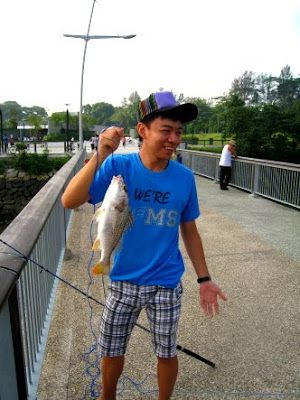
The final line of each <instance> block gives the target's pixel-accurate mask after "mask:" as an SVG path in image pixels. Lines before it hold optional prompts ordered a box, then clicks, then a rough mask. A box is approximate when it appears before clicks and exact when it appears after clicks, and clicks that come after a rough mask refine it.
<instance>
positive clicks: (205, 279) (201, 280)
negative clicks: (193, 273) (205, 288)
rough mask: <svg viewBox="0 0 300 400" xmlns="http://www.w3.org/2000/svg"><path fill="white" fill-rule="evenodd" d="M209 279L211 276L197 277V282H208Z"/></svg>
mask: <svg viewBox="0 0 300 400" xmlns="http://www.w3.org/2000/svg"><path fill="white" fill-rule="evenodd" d="M207 281H211V277H210V276H203V277H202V278H198V279H197V283H202V282H207Z"/></svg>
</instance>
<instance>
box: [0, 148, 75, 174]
mask: <svg viewBox="0 0 300 400" xmlns="http://www.w3.org/2000/svg"><path fill="white" fill-rule="evenodd" d="M69 159H70V156H64V157H54V158H51V157H49V156H48V154H47V152H45V153H44V154H36V153H33V154H28V153H26V152H20V153H19V154H14V155H12V156H11V157H10V162H9V164H8V163H7V162H6V163H5V169H8V168H14V169H16V170H18V171H24V172H28V173H29V174H30V175H41V174H44V173H49V172H51V171H53V170H59V169H60V168H61V167H62V166H63V165H64V164H65V163H66V162H68V161H69ZM8 165H9V166H8ZM0 168H1V165H0Z"/></svg>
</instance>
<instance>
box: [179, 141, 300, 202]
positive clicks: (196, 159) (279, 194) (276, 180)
mask: <svg viewBox="0 0 300 400" xmlns="http://www.w3.org/2000/svg"><path fill="white" fill-rule="evenodd" d="M180 153H181V155H182V162H183V164H185V165H186V166H188V167H189V168H190V169H191V170H192V171H193V172H194V173H195V174H198V175H201V176H205V177H207V178H211V179H214V180H216V181H218V180H219V160H220V154H216V153H208V152H199V151H192V150H184V149H180ZM230 184H231V185H232V186H235V187H238V188H239V189H243V190H245V191H247V192H250V193H252V194H253V195H259V196H263V197H266V198H268V199H270V200H274V201H277V202H279V203H281V204H285V205H289V206H292V207H294V208H298V209H300V164H290V163H283V162H276V161H268V160H260V159H254V158H246V157H238V158H237V159H235V160H233V162H232V178H231V182H230Z"/></svg>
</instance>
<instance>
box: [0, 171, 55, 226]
mask: <svg viewBox="0 0 300 400" xmlns="http://www.w3.org/2000/svg"><path fill="white" fill-rule="evenodd" d="M55 173H56V171H52V172H50V173H48V174H43V175H29V174H28V173H26V172H22V171H17V170H14V169H8V170H7V171H6V172H5V173H4V174H3V175H0V225H1V226H2V228H3V227H5V226H7V225H9V224H10V223H11V221H12V220H13V219H14V218H15V217H16V216H17V215H18V214H19V213H20V211H21V210H22V209H23V208H24V207H25V206H26V204H27V203H29V201H30V200H31V199H32V198H33V197H34V196H35V195H36V194H37V192H38V191H39V190H40V189H41V188H42V187H43V186H44V185H45V184H46V183H47V182H48V180H49V179H50V178H51V177H52V176H53V175H54V174H55Z"/></svg>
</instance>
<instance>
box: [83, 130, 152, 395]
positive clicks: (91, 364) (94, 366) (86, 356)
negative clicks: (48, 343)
mask: <svg viewBox="0 0 300 400" xmlns="http://www.w3.org/2000/svg"><path fill="white" fill-rule="evenodd" d="M113 126H117V127H120V125H116V124H115V125H111V126H110V127H109V128H111V127H113ZM120 128H121V127H120ZM107 129H108V128H105V129H103V130H102V131H101V134H102V133H103V132H105V131H106V130H107ZM111 157H112V171H113V176H116V165H115V159H114V152H112V154H111ZM97 169H98V157H96V166H95V174H94V178H95V175H96V172H97ZM92 185H93V186H94V185H95V179H93V182H92ZM93 192H94V187H93ZM95 211H96V207H95V205H94V214H95ZM90 242H91V244H93V221H92V222H91V224H90ZM93 258H94V251H93V250H92V253H91V258H90V261H89V263H88V275H89V284H88V291H87V293H88V294H89V293H90V289H91V286H92V284H93V275H92V273H91V264H92V261H93ZM102 286H103V291H104V296H105V298H106V290H105V284H104V277H103V275H102ZM88 305H89V308H90V330H91V333H92V335H93V337H94V339H95V343H94V344H92V345H91V346H90V349H89V350H88V351H87V352H86V353H83V354H82V355H81V356H82V358H83V360H84V361H85V364H86V368H85V371H86V374H87V375H88V376H89V378H90V379H91V382H90V384H89V385H86V386H85V388H84V397H83V398H82V399H81V400H86V399H87V397H86V396H89V399H90V398H92V399H94V398H98V397H99V396H100V395H101V389H102V385H101V384H99V383H98V382H97V379H98V378H99V377H100V376H101V368H100V361H101V358H100V356H99V351H98V352H97V350H98V344H97V340H98V338H97V335H96V333H95V332H94V328H93V317H94V314H93V306H92V304H91V302H90V298H89V297H88ZM94 352H97V355H96V357H95V356H94ZM92 357H95V359H94V361H93V360H92ZM151 375H153V374H147V375H145V376H144V378H143V379H142V380H141V381H140V382H135V381H134V380H133V379H131V378H130V377H128V376H126V375H122V376H121V378H120V379H119V382H118V387H119V389H118V394H122V392H124V391H125V390H126V382H129V383H130V384H132V385H133V386H134V388H135V389H136V390H137V392H138V393H140V394H147V393H158V390H157V389H149V390H147V389H142V388H141V386H142V385H143V384H144V383H145V382H146V380H147V379H148V378H149V376H151ZM120 386H121V387H120Z"/></svg>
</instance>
